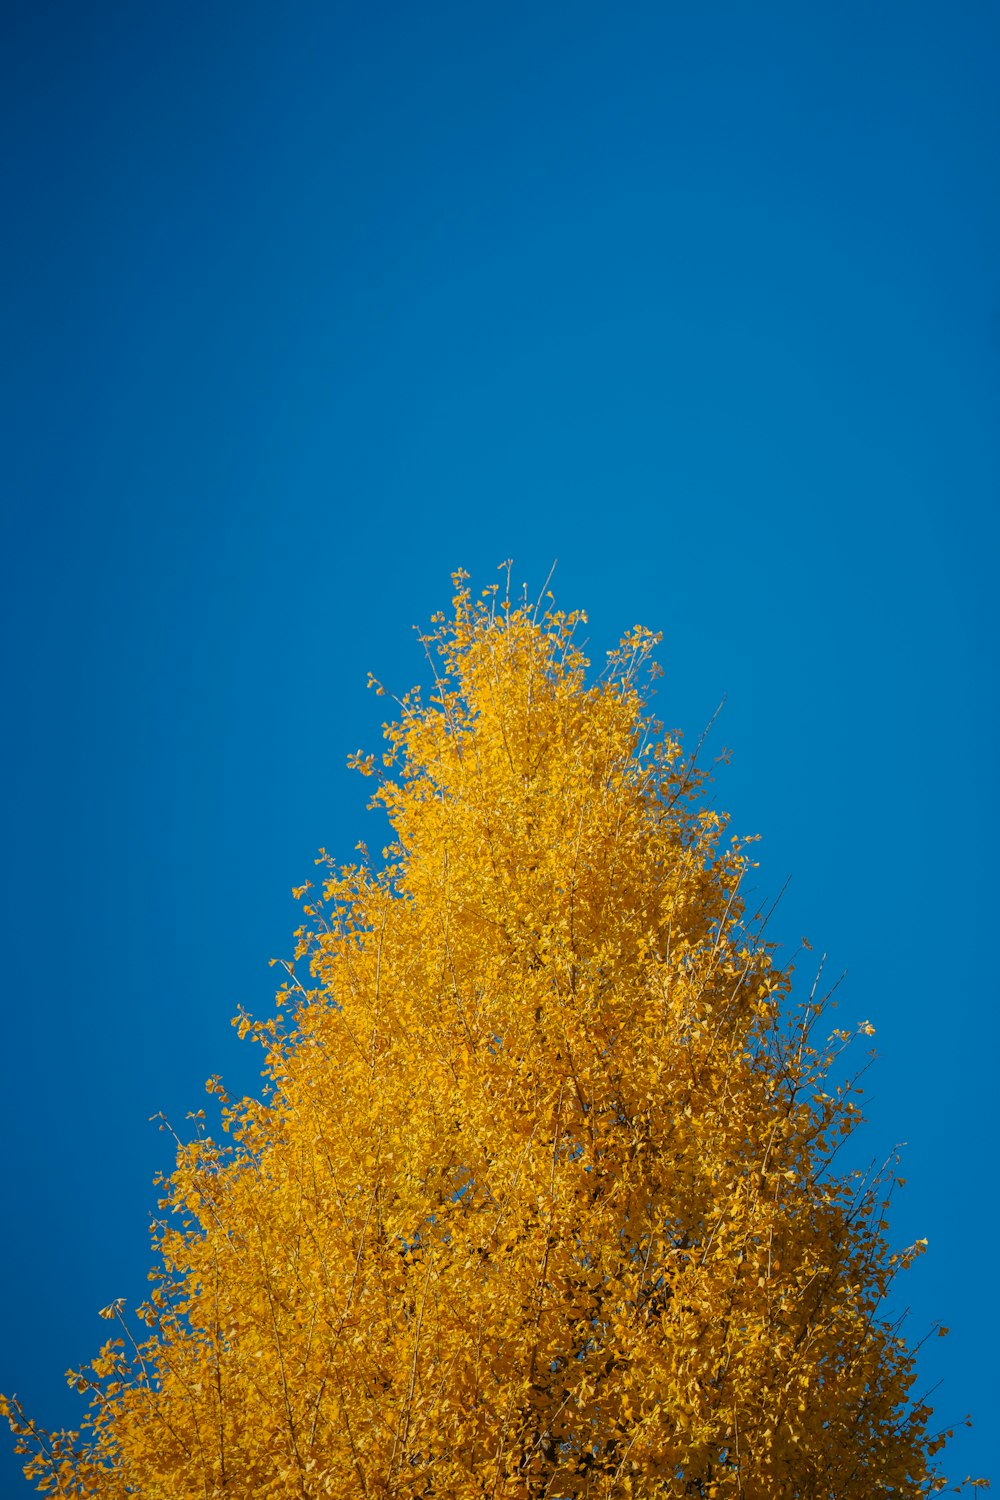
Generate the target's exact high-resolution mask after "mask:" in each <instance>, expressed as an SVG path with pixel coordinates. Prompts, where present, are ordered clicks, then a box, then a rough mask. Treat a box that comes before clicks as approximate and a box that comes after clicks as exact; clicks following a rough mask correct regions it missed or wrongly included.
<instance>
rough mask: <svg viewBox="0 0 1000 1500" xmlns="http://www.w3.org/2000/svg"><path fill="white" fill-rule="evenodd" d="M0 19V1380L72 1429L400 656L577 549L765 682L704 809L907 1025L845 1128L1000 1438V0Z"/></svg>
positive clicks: (952, 1403)
mask: <svg viewBox="0 0 1000 1500" xmlns="http://www.w3.org/2000/svg"><path fill="white" fill-rule="evenodd" d="M4 18H5V19H4V22H3V37H2V46H0V55H2V58H3V62H2V71H3V77H2V80H0V83H2V88H0V110H2V141H3V151H2V155H3V184H2V193H3V199H2V202H3V220H4V228H3V233H2V244H0V257H2V288H3V296H2V330H0V331H2V339H3V345H2V347H3V351H4V354H3V361H2V366H3V368H2V379H3V394H2V410H3V421H4V428H5V436H4V440H3V463H2V475H3V477H2V484H3V497H4V505H3V509H4V520H3V526H4V531H3V539H2V541H3V563H2V566H3V602H2V609H3V640H4V648H5V655H6V683H5V687H4V692H3V700H2V701H3V709H4V715H5V724H4V733H3V742H2V743H3V754H4V762H5V765H4V780H5V787H6V792H7V796H6V797H5V799H4V800H5V804H6V807H5V812H4V822H5V828H4V836H5V848H6V853H5V858H4V861H3V872H2V873H3V882H4V892H3V900H2V913H3V922H4V936H3V960H4V979H5V992H6V1003H5V1011H4V1022H3V1025H4V1059H5V1082H4V1088H3V1092H2V1109H3V1119H2V1125H0V1139H2V1140H3V1142H4V1145H5V1151H4V1183H3V1198H4V1206H5V1210H6V1229H5V1231H4V1234H3V1238H2V1241H0V1245H2V1276H0V1289H2V1295H3V1311H2V1327H3V1331H4V1338H3V1351H2V1370H0V1388H3V1389H5V1390H7V1391H10V1390H12V1389H13V1390H16V1391H18V1392H19V1393H20V1395H21V1396H22V1398H23V1399H24V1401H25V1402H26V1404H27V1405H28V1407H29V1408H30V1410H31V1411H32V1412H33V1413H34V1414H36V1415H37V1416H39V1417H40V1418H42V1419H44V1420H46V1421H48V1422H49V1423H50V1424H52V1423H59V1422H60V1421H72V1420H74V1419H75V1418H76V1416H77V1414H78V1412H79V1406H78V1400H77V1398H76V1397H74V1396H72V1395H71V1394H70V1393H69V1392H68V1391H67V1390H66V1389H65V1386H64V1384H63V1381H62V1372H63V1370H64V1369H65V1368H66V1367H67V1366H69V1365H73V1364H79V1363H81V1362H83V1361H85V1360H86V1359H87V1357H88V1356H89V1355H90V1354H91V1353H93V1352H94V1351H95V1350H96V1348H97V1346H98V1344H99V1342H100V1341H101V1339H102V1337H103V1336H104V1335H105V1334H106V1327H105V1325H103V1324H102V1323H100V1322H99V1320H98V1318H97V1309H98V1307H100V1306H102V1305H103V1304H105V1303H106V1302H108V1301H109V1300H110V1299H111V1298H112V1297H115V1296H126V1297H128V1298H129V1300H130V1301H133V1302H134V1301H135V1300H137V1299H138V1298H139V1296H140V1295H141V1294H142V1292H143V1289H144V1286H145V1280H144V1276H145V1270H146V1267H147V1264H148V1258H149V1254H148V1232H147V1223H148V1215H149V1212H150V1211H151V1210H152V1209H153V1207H154V1202H155V1196H156V1195H155V1190H154V1189H153V1187H152V1186H151V1184H150V1178H151V1176H152V1174H153V1172H154V1170H155V1168H156V1167H157V1166H162V1165H166V1164H167V1163H168V1162H169V1153H168V1150H167V1141H166V1138H165V1137H163V1136H161V1135H158V1134H157V1131H156V1128H155V1126H154V1125H150V1124H148V1123H147V1118H148V1116H150V1115H152V1114H153V1113H154V1112H155V1111H157V1110H163V1111H165V1112H166V1113H167V1114H168V1115H169V1116H170V1117H171V1119H172V1120H173V1121H174V1122H175V1123H176V1124H177V1125H178V1127H179V1128H181V1129H182V1130H183V1129H184V1128H185V1126H184V1116H185V1113H186V1112H187V1111H188V1110H195V1109H198V1108H200V1107H201V1106H202V1104H203V1103H205V1102H207V1101H205V1099H204V1095H203V1093H202V1083H203V1080H204V1079H205V1078H206V1077H207V1076H208V1075H209V1074H210V1073H215V1072H221V1073H223V1074H224V1075H225V1077H226V1079H227V1080H228V1082H229V1083H230V1086H231V1087H232V1088H233V1089H235V1090H236V1091H241V1090H250V1089H253V1088H255V1087H256V1086H257V1085H258V1084H259V1082H260V1080H259V1077H258V1073H257V1069H258V1066H259V1060H258V1054H257V1053H256V1051H255V1050H254V1049H251V1048H249V1047H248V1046H245V1045H243V1046H241V1045H240V1044H239V1043H237V1041H236V1040H235V1035H234V1033H233V1032H232V1030H231V1029H230V1026H229V1018H230V1017H231V1016H232V1014H233V1013H234V1011H235V1009H236V1007H237V1005H238V1004H243V1005H246V1006H248V1007H249V1008H250V1009H252V1010H255V1011H256V1012H258V1013H261V1012H267V1010H268V1008H269V1006H270V1003H271V997H272V993H273V987H274V980H273V975H272V974H271V972H270V971H269V970H268V969H267V967H266V961H267V959H268V958H269V957H271V956H272V955H275V954H285V953H287V952H289V949H290V933H291V929H292V928H293V926H294V925H295V921H296V910H295V907H294V905H293V903H292V901H291V899H290V897H289V895H288V891H289V889H290V887H291V886H292V885H293V883H298V882H299V881H300V880H302V879H303V878H305V877H307V876H308V875H309V874H310V873H311V870H312V864H311V861H312V857H313V852H314V850H315V848H316V847H317V846H318V845H320V844H323V845H326V846H328V847H329V848H330V849H331V850H334V851H338V852H341V853H342V854H343V855H344V857H345V858H348V857H350V854H351V851H352V849H353V846H354V844H355V843H356V841H357V840H358V838H360V837H362V836H364V837H368V838H369V839H370V841H371V842H372V844H373V845H375V846H376V847H377V846H378V845H379V843H380V836H379V832H378V831H377V829H375V830H374V831H373V828H372V827H370V826H369V825H371V824H372V820H373V816H374V815H372V814H366V813H365V812H364V811H363V807H364V802H365V794H366V791H367V790H368V788H367V786H366V784H365V783H363V782H361V781H360V780H358V778H356V777H352V776H351V775H350V774H349V773H347V772H346V770H345V769H344V759H345V756H346V754H347V753H348V752H349V751H351V750H353V749H355V748H356V747H358V746H359V745H363V746H365V747H366V748H377V744H378V724H379V720H380V717H381V714H380V710H381V709H383V707H384V700H378V701H376V700H375V699H374V698H372V697H371V695H368V694H366V692H365V687H364V683H365V676H366V672H367V670H368V669H369V668H370V669H372V670H373V671H375V672H376V673H377V675H378V676H379V677H380V678H382V679H383V680H385V681H387V682H388V683H389V684H390V685H392V686H395V687H398V688H400V689H403V688H406V687H408V686H410V684H411V683H413V682H415V681H417V680H418V679H420V678H421V676H422V673H423V666H422V661H421V654H420V651H419V648H418V647H417V644H416V642H415V640H414V638H413V635H412V633H411V630H410V626H411V625H412V624H415V623H423V622H424V621H425V620H426V619H427V616H428V615H429V614H430V613H431V611H432V610H433V609H435V608H437V607H438V606H440V605H442V604H446V603H447V600H448V598H449V596H450V584H449V574H450V572H451V570H452V569H453V568H455V567H457V566H459V565H461V566H464V567H465V568H467V569H468V570H469V571H470V572H471V573H472V574H473V581H474V583H475V584H476V585H477V586H479V585H486V584H488V583H490V582H492V581H493V580H494V579H495V578H496V577H497V576H498V575H497V574H496V572H495V569H496V566H497V564H498V563H499V562H500V561H501V560H502V559H503V558H505V557H507V556H512V557H514V558H515V559H516V563H515V573H514V581H515V584H520V582H521V581H522V580H527V581H528V583H529V586H530V588H531V590H532V591H534V592H537V590H538V589H539V588H540V587H541V585H542V582H543V580H544V578H545V575H546V573H547V572H548V569H549V567H550V565H551V563H552V560H553V558H556V557H558V559H559V564H558V568H557V571H556V575H555V580H554V586H555V589H556V592H557V596H558V600H559V602H560V603H561V604H563V605H565V606H567V607H571V606H577V605H582V606H585V607H586V608H588V609H589V611H590V614H591V627H590V637H591V643H592V649H593V653H594V655H595V657H597V658H598V659H599V658H600V657H601V656H602V653H603V652H604V650H606V649H607V647H608V646H610V645H611V644H613V642H614V641H615V640H616V639H617V636H618V634H619V633H620V632H621V631H622V630H623V629H625V628H626V627H628V626H630V625H632V624H633V623H634V622H635V621H637V620H639V621H642V622H643V623H645V624H648V625H649V626H651V627H655V628H660V629H662V630H663V631H664V632H665V637H666V638H665V642H664V646H663V649H662V657H661V659H662V660H663V661H664V664H665V666H666V679H665V682H664V683H663V684H661V689H660V693H659V696H658V698H657V700H656V706H657V709H658V712H659V713H660V714H661V716H662V717H663V718H664V719H665V720H666V721H667V723H668V725H670V726H673V725H678V726H681V727H683V728H684V729H685V730H686V731H687V733H688V735H689V736H690V737H696V736H697V734H698V733H699V732H700V730H701V729H702V727H703V726H704V724H705V723H706V721H707V720H708V718H709V717H710V715H711V713H712V711H713V710H714V709H715V707H716V705H717V703H718V702H719V700H720V698H721V697H722V695H723V694H724V693H725V694H728V699H727V703H726V707H725V710H724V712H723V714H722V716H721V718H720V720H719V722H718V724H717V725H716V728H715V730H714V731H713V735H712V740H711V748H712V749H713V752H714V753H718V752H719V751H721V749H722V747H723V745H729V746H732V747H733V748H734V750H735V758H734V761H733V765H732V767H731V769H729V770H726V771H724V772H723V773H722V778H721V783H720V786H719V789H718V796H719V802H720V804H721V805H722V806H725V807H728V808H729V809H731V811H732V812H733V814H734V826H735V828H736V829H738V830H740V831H744V832H757V831H759V832H761V833H762V834H763V835H764V836H765V837H764V842H763V844H762V845H761V846H760V847H761V850H762V859H763V866H762V869H761V872H760V881H759V889H760V892H761V895H762V897H764V896H767V895H773V894H774V893H776V891H777V890H778V889H779V888H780V886H781V884H782V882H783V881H784V879H785V877H786V876H788V875H791V876H792V883H791V885H790V887H789V890H788V892H787V893H786V895H785V897H784V899H783V901H782V903H781V905H780V907H779V910H778V912H777V914H776V915H775V917H774V918H773V919H772V930H773V933H774V935H775V936H776V937H779V938H781V939H782V940H783V941H785V942H787V943H788V944H789V946H790V947H792V948H794V947H795V946H797V943H798V939H799V935H800V934H801V933H805V934H807V935H808V936H809V938H810V940H811V941H812V942H813V944H814V946H815V949H816V955H817V956H818V954H819V953H820V952H821V951H823V950H826V951H827V952H828V953H829V955H830V957H829V960H828V966H829V971H830V972H831V974H836V973H837V972H839V971H840V970H841V969H842V968H844V967H848V968H849V969H850V976H849V979H848V981H847V984H846V986H845V988H844V990H843V992H842V993H843V1002H842V1006H841V1010H840V1012H839V1017H840V1019H841V1020H842V1022H843V1023H844V1024H850V1023H852V1022H854V1021H857V1020H861V1019H863V1018H865V1017H870V1018H871V1019H872V1020H873V1022H874V1023H875V1024H876V1026H877V1028H878V1045H879V1047H880V1051H881V1061H880V1062H879V1063H878V1065H877V1066H876V1068H875V1069H874V1070H873V1071H872V1073H870V1074H869V1076H868V1080H867V1081H868V1083H869V1084H870V1093H871V1096H872V1098H871V1104H870V1106H869V1115H870V1118H871V1122H872V1123H871V1126H870V1127H869V1129H868V1131H867V1135H866V1137H865V1140H864V1142H863V1144H862V1146H861V1148H860V1154H862V1155H864V1156H865V1158H867V1157H868V1156H873V1155H875V1154H876V1153H882V1154H885V1152H887V1151H888V1150H889V1149H891V1147H892V1146H893V1145H894V1144H895V1143H896V1142H902V1141H906V1142H908V1143H909V1144H908V1146H907V1147H906V1151H905V1159H906V1166H905V1172H906V1175H907V1176H908V1178H909V1186H908V1188H907V1190H906V1192H905V1193H904V1194H902V1195H901V1196H900V1197H899V1199H898V1201H897V1203H896V1206H895V1211H894V1217H893V1230H894V1238H895V1239H896V1241H897V1242H898V1243H899V1244H905V1243H909V1242H910V1241H912V1240H913V1239H915V1238H916V1237H917V1236H920V1235H926V1236H927V1237H928V1239H929V1240H930V1253H929V1255H928V1256H927V1257H925V1259H924V1260H923V1261H922V1262H921V1264H920V1266H919V1268H918V1269H916V1270H915V1271H914V1272H913V1273H912V1274H911V1275H910V1276H909V1278H908V1280H907V1283H906V1285H905V1287H904V1288H903V1295H902V1303H905V1304H908V1305H909V1306H911V1308H912V1314H911V1318H910V1321H909V1323H908V1325H907V1326H908V1330H909V1333H910V1336H911V1338H914V1339H915V1338H918V1337H920V1336H922V1334H923V1333H924V1332H926V1331H927V1329H928V1328H930V1327H932V1325H933V1323H934V1321H935V1320H937V1319H939V1320H940V1321H941V1322H943V1323H946V1324H948V1325H950V1327H951V1328H952V1330H953V1331H952V1334H951V1337H950V1338H949V1339H947V1340H939V1339H937V1338H932V1339H931V1340H930V1341H929V1343H928V1345H927V1346H926V1349H925V1357H924V1360H923V1375H924V1383H925V1384H927V1385H932V1384H933V1383H934V1382H936V1381H937V1380H939V1379H940V1380H943V1382H944V1383H943V1385H942V1387H941V1388H940V1389H939V1390H938V1391H937V1392H936V1394H935V1397H934V1403H935V1406H936V1408H937V1410H938V1412H939V1414H940V1417H941V1419H942V1422H948V1421H954V1420H961V1418H962V1417H963V1416H964V1414H965V1413H966V1412H967V1411H972V1412H973V1413H974V1414H975V1415H976V1417H977V1419H978V1425H977V1427H976V1429H975V1430H974V1431H973V1432H972V1433H971V1434H967V1433H966V1432H965V1431H964V1430H962V1431H960V1433H959V1435H958V1437H957V1438H956V1441H955V1444H954V1447H953V1450H952V1456H951V1458H950V1459H949V1461H948V1471H949V1473H950V1474H951V1475H953V1476H954V1477H956V1478H962V1477H964V1475H965V1474H966V1473H968V1472H969V1471H970V1470H971V1471H972V1472H973V1473H982V1472H987V1473H989V1471H990V1468H991V1466H993V1447H994V1445H993V1443H992V1442H991V1428H992V1426H993V1423H994V1421H995V1411H996V1402H997V1394H998V1391H997V1381H996V1367H997V1346H998V1332H1000V1330H998V1326H997V1316H996V1272H997V1254H996V1233H997V1230H996V1220H995V1206H994V1204H995V1181H994V1178H995V1167H994V1164H993V1156H994V1139H993V1120H994V1113H995V1106H994V1102H993V1101H994V1096H995V1088H996V1074H997V1067H996V1059H997V1055H998V1054H997V1042H998V1038H997V1028H996V999H997V995H996V970H995V951H996V938H997V931H996V916H995V907H996V858H997V855H996V849H997V835H998V820H997V800H996V792H995V755H994V754H993V753H992V752H993V746H994V743H995V737H996V728H997V723H996V719H997V715H996V698H995V681H996V644H997V642H996V632H995V615H994V608H993V602H992V597H991V595H992V589H993V586H994V579H995V574H996V543H997V524H996V506H997V499H998V452H1000V450H998V432H997V416H998V405H1000V401H998V398H1000V194H998V156H1000V149H998V147H1000V91H998V89H997V79H998V77H1000V13H998V10H997V7H996V6H995V5H994V4H987V3H975V0H962V3H956V0H949V3H948V4H944V3H940V4H938V5H928V4H921V3H916V4H915V3H883V4H875V5H872V4H861V3H859V0H835V3H834V0H823V3H810V4H791V3H788V4H779V3H768V0H764V3H757V4H727V3H719V4H710V3H705V4H701V5H695V4H687V3H685V4H676V3H663V4H628V3H625V4H621V5H615V6H612V5H610V4H593V3H584V0H577V3H574V4H568V3H566V4H563V3H544V0H534V3H532V4H522V3H509V0H508V3H504V4H502V5H499V4H494V5H491V6H487V5H483V4H470V3H468V0H466V3H441V0H428V3H426V4H420V5H403V4H378V3H369V4H362V3H344V4H324V5H321V4H302V3H291V4H287V5H284V4H283V5H277V4H274V5H269V6H265V5H259V4H246V3H240V4H236V3H206V4H199V5H167V4H163V3H156V0H144V3H142V4H139V5H125V4H109V3H100V0H96V3H89V4H86V5H79V6H72V5H57V4H54V3H46V0H22V3H11V0H8V3H7V5H6V6H5V8H4ZM802 978H803V983H807V982H808V980H809V978H811V974H810V973H803V976H802ZM17 1474H18V1466H17V1463H16V1461H15V1460H14V1459H13V1457H12V1456H10V1455H9V1453H8V1452H7V1451H6V1449H5V1450H4V1453H3V1457H2V1458H0V1475H2V1476H3V1493H4V1494H10V1495H15V1494H18V1493H20V1492H21V1489H22V1486H21V1485H20V1483H19V1481H18V1479H17ZM25 1493H27V1491H26V1490H25Z"/></svg>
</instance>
